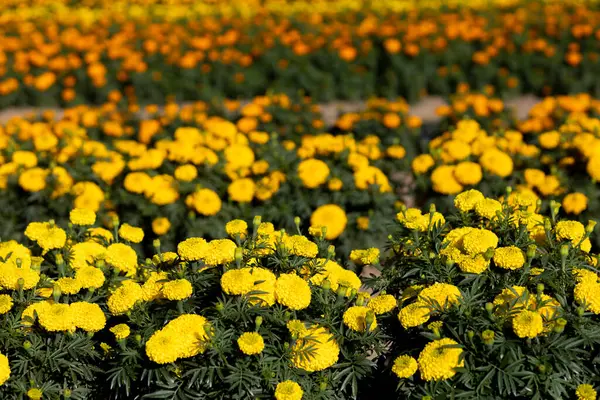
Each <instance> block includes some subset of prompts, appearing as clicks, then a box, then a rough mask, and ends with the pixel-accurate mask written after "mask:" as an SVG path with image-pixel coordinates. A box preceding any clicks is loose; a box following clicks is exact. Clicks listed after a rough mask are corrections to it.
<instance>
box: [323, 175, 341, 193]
mask: <svg viewBox="0 0 600 400" xmlns="http://www.w3.org/2000/svg"><path fill="white" fill-rule="evenodd" d="M343 186H344V182H342V180H341V179H339V178H331V179H330V180H329V183H328V184H327V187H328V188H329V190H331V191H332V192H337V191H339V190H341V189H342V187H343Z"/></svg>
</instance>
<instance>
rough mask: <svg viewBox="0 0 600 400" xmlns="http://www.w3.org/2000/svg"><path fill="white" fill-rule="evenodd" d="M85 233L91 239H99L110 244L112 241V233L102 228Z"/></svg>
mask: <svg viewBox="0 0 600 400" xmlns="http://www.w3.org/2000/svg"><path fill="white" fill-rule="evenodd" d="M87 233H88V235H89V236H90V237H91V238H101V239H103V240H105V241H107V242H112V241H113V239H114V238H113V234H112V232H111V231H109V230H108V229H104V228H90V229H88V230H87Z"/></svg>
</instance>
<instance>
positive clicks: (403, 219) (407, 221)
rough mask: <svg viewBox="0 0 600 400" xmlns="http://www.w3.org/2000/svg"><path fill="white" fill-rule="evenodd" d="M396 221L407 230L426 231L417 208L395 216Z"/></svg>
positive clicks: (423, 220)
mask: <svg viewBox="0 0 600 400" xmlns="http://www.w3.org/2000/svg"><path fill="white" fill-rule="evenodd" d="M396 219H397V220H398V222H400V223H401V224H402V225H404V226H405V227H407V228H408V229H413V230H419V231H424V230H425V229H426V225H425V219H424V216H423V213H422V212H421V210H419V209H418V208H409V209H407V210H405V211H400V212H399V213H398V214H396Z"/></svg>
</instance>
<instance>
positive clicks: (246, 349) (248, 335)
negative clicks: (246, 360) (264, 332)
mask: <svg viewBox="0 0 600 400" xmlns="http://www.w3.org/2000/svg"><path fill="white" fill-rule="evenodd" d="M237 343H238V346H239V347H240V350H241V351H242V353H244V354H246V355H249V356H250V355H254V354H260V353H261V352H262V351H263V350H264V348H265V341H264V340H263V338H262V336H260V334H258V333H257V332H245V333H242V335H241V336H240V337H239V338H238V340H237Z"/></svg>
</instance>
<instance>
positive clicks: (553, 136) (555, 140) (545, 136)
mask: <svg viewBox="0 0 600 400" xmlns="http://www.w3.org/2000/svg"><path fill="white" fill-rule="evenodd" d="M538 140H539V142H540V146H541V147H543V148H544V149H555V148H557V147H558V145H559V144H560V133H558V132H557V131H551V132H544V133H542V134H540V135H539V136H538Z"/></svg>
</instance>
